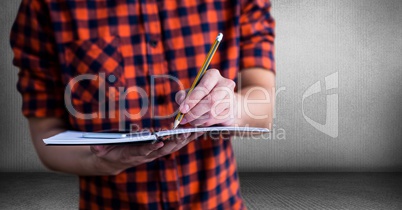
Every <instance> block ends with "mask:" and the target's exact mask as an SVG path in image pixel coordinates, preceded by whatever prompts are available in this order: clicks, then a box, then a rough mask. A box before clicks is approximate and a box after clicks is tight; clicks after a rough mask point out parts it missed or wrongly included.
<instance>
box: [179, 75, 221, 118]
mask: <svg viewBox="0 0 402 210" xmlns="http://www.w3.org/2000/svg"><path fill="white" fill-rule="evenodd" d="M221 78H222V76H221V74H220V73H219V70H217V69H210V70H208V71H206V72H205V74H204V76H203V77H202V79H201V80H200V82H199V84H198V85H197V87H195V88H194V90H193V91H192V92H191V93H190V94H189V95H188V96H187V98H186V99H185V101H184V103H183V104H181V105H180V108H179V110H180V112H181V113H184V114H185V113H187V112H188V111H190V110H191V109H192V108H193V107H194V106H195V105H196V104H198V102H199V101H201V100H202V99H203V98H204V97H205V96H207V95H208V94H209V93H210V92H211V91H212V89H213V88H214V87H215V85H216V84H217V83H218V81H219V80H220V79H221Z"/></svg>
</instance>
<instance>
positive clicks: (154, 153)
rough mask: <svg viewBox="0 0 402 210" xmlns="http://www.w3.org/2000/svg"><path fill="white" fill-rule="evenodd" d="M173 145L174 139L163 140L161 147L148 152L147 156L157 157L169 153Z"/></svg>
mask: <svg viewBox="0 0 402 210" xmlns="http://www.w3.org/2000/svg"><path fill="white" fill-rule="evenodd" d="M175 146H176V143H175V142H174V141H165V142H164V145H163V147H161V148H159V149H158V150H155V151H152V152H151V153H149V154H148V155H147V158H158V157H162V156H165V155H167V154H170V153H171V151H172V150H173V148H174V147H175Z"/></svg>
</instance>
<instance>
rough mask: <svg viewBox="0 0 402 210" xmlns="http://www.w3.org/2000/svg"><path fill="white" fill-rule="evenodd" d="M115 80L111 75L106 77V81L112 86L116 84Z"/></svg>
mask: <svg viewBox="0 0 402 210" xmlns="http://www.w3.org/2000/svg"><path fill="white" fill-rule="evenodd" d="M116 80H117V78H116V76H114V75H113V74H110V75H109V76H108V77H107V81H108V82H109V83H110V84H114V83H115V82H116Z"/></svg>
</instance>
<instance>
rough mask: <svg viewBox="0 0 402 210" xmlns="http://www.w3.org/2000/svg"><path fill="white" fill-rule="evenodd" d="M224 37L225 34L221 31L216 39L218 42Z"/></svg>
mask: <svg viewBox="0 0 402 210" xmlns="http://www.w3.org/2000/svg"><path fill="white" fill-rule="evenodd" d="M222 38H223V34H222V33H219V34H218V36H217V37H216V40H217V41H218V42H220V41H222Z"/></svg>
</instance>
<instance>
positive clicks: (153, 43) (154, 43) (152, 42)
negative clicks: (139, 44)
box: [149, 40, 158, 47]
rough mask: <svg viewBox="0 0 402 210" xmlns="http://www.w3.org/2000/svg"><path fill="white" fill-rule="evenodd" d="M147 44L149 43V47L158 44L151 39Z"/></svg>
mask: <svg viewBox="0 0 402 210" xmlns="http://www.w3.org/2000/svg"><path fill="white" fill-rule="evenodd" d="M149 44H150V45H151V47H156V45H158V41H155V40H151V41H150V42H149Z"/></svg>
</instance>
